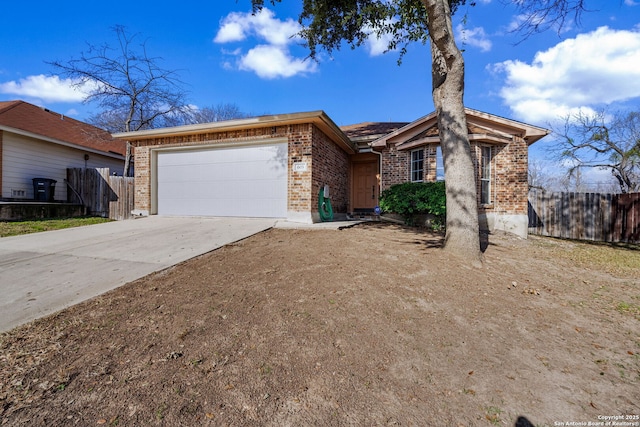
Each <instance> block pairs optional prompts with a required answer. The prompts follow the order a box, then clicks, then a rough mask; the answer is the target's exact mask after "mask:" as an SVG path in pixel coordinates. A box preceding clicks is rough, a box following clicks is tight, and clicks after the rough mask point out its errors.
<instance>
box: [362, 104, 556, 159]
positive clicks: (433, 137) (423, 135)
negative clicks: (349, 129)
mask: <svg viewBox="0 0 640 427" xmlns="http://www.w3.org/2000/svg"><path fill="white" fill-rule="evenodd" d="M465 112H466V114H467V131H468V134H469V139H470V140H483V141H493V142H497V143H500V142H502V143H504V142H508V141H510V140H511V139H512V137H513V136H520V137H522V138H523V139H524V140H525V141H526V143H527V145H531V144H533V143H534V142H536V141H538V140H539V139H541V138H543V137H545V136H546V135H548V134H549V133H550V131H549V130H548V129H544V128H541V127H538V126H533V125H529V124H526V123H522V122H518V121H516V120H511V119H506V118H504V117H500V116H496V115H493V114H489V113H485V112H482V111H478V110H473V109H471V108H465ZM437 119H438V118H437V117H436V113H435V111H434V112H432V113H430V114H428V115H426V116H424V117H421V118H419V119H418V120H416V121H414V122H411V123H409V124H407V125H406V126H404V127H402V128H400V129H397V130H395V131H393V132H391V133H389V134H387V135H384V136H381V137H380V138H378V139H376V140H375V141H373V142H372V143H371V146H372V147H377V148H382V147H385V146H387V145H388V144H393V143H395V144H398V145H397V147H398V149H403V148H404V149H406V148H410V147H414V146H418V145H420V144H425V143H430V142H439V141H440V130H439V129H438V120H437Z"/></svg>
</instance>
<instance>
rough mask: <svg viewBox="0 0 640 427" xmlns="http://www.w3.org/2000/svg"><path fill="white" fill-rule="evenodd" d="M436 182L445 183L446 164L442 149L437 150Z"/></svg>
mask: <svg viewBox="0 0 640 427" xmlns="http://www.w3.org/2000/svg"><path fill="white" fill-rule="evenodd" d="M436 181H444V162H443V161H442V147H440V146H439V145H438V147H437V148H436Z"/></svg>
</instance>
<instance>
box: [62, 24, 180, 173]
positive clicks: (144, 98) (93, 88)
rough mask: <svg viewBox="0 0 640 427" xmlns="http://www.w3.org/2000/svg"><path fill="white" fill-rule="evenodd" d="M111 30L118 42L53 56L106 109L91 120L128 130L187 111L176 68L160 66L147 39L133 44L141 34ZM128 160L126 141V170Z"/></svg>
mask: <svg viewBox="0 0 640 427" xmlns="http://www.w3.org/2000/svg"><path fill="white" fill-rule="evenodd" d="M113 32H114V33H115V35H116V41H117V44H116V46H115V47H112V46H110V45H108V44H103V45H99V46H96V45H92V44H89V45H88V48H87V51H86V52H82V53H81V55H80V57H79V58H77V59H71V60H69V61H66V62H63V61H52V62H49V64H50V65H52V66H53V67H54V68H55V69H56V70H57V71H58V72H60V73H61V74H62V75H63V76H65V77H68V78H70V79H71V80H73V81H74V82H75V83H74V84H75V86H76V87H78V88H79V89H83V90H86V88H87V87H88V88H90V89H89V91H88V92H87V95H86V97H85V99H84V102H86V103H96V104H97V105H98V106H99V107H100V108H101V109H102V113H100V114H98V115H96V116H94V117H93V119H94V122H93V124H96V125H99V126H104V127H105V129H107V130H109V131H111V132H129V131H136V130H141V129H150V128H154V127H158V126H161V125H162V124H164V123H166V121H167V120H171V119H172V118H176V117H180V116H181V115H183V114H184V111H185V103H186V100H185V97H186V92H185V90H184V89H183V83H182V82H181V81H180V79H179V76H178V74H177V71H175V70H167V69H164V68H162V67H161V66H160V62H161V58H159V57H152V56H149V55H148V53H147V48H146V42H144V41H143V42H142V43H140V44H139V45H136V44H134V43H135V42H136V40H137V38H138V37H139V35H138V34H129V33H128V32H127V31H126V29H125V28H124V27H123V26H116V27H114V28H113ZM105 125H107V126H105ZM130 161H131V146H130V144H129V143H127V153H126V159H125V167H124V175H125V176H128V173H129V164H130Z"/></svg>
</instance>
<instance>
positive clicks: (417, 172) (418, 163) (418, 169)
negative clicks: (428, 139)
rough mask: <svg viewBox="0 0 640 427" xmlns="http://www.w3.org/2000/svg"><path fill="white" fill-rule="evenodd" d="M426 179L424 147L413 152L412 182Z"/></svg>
mask: <svg viewBox="0 0 640 427" xmlns="http://www.w3.org/2000/svg"><path fill="white" fill-rule="evenodd" d="M423 180H424V149H422V148H420V149H419V150H413V151H412V152H411V182H422V181H423Z"/></svg>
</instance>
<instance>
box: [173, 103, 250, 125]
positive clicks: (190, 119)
mask: <svg viewBox="0 0 640 427" xmlns="http://www.w3.org/2000/svg"><path fill="white" fill-rule="evenodd" d="M246 117H249V114H247V113H243V112H242V111H241V110H240V108H239V107H238V106H237V105H236V104H229V103H227V104H217V105H212V106H210V107H203V108H192V109H190V110H189V112H188V113H187V114H186V118H185V121H186V122H187V123H212V122H221V121H224V120H233V119H244V118H246Z"/></svg>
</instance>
